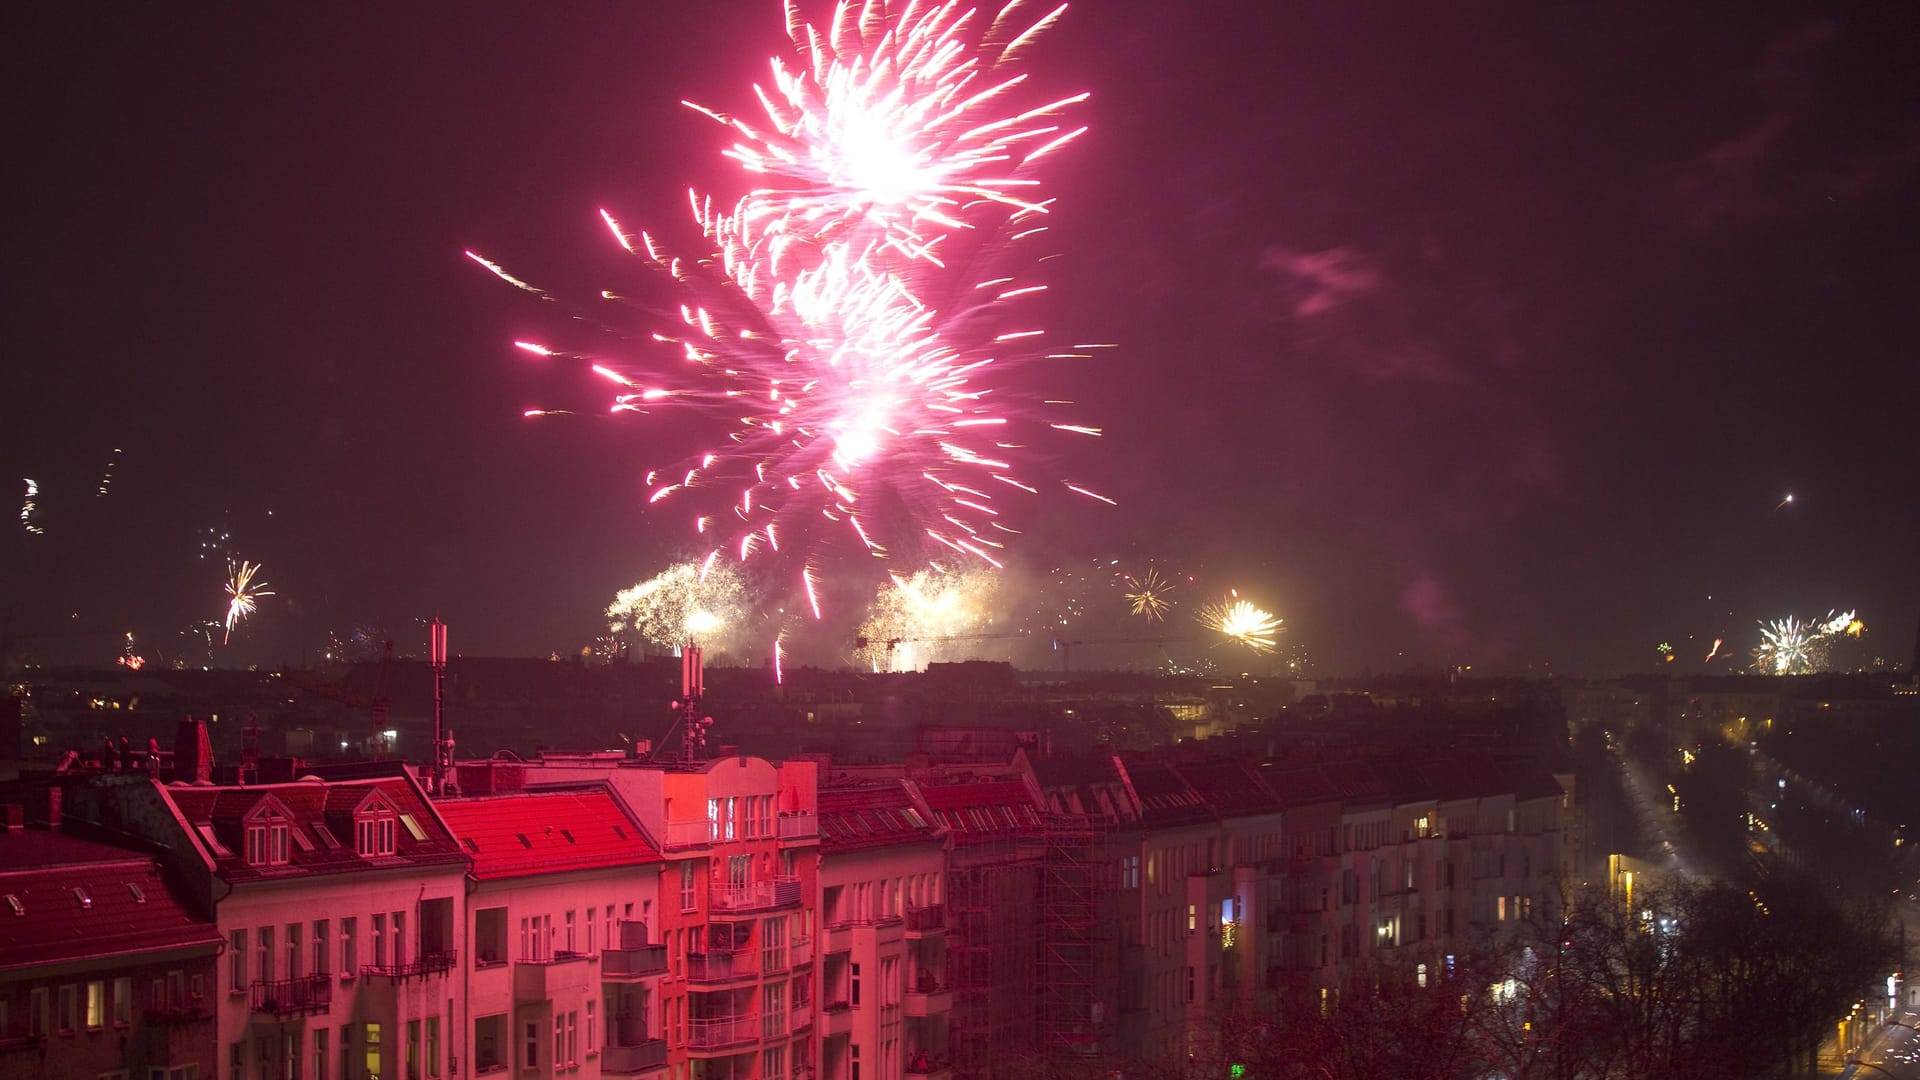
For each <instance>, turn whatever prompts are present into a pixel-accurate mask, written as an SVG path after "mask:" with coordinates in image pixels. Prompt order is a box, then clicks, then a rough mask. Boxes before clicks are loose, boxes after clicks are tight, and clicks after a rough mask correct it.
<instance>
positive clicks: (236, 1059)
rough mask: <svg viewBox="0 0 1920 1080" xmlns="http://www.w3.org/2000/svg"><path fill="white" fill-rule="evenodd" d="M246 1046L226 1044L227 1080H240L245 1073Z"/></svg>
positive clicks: (234, 1043)
mask: <svg viewBox="0 0 1920 1080" xmlns="http://www.w3.org/2000/svg"><path fill="white" fill-rule="evenodd" d="M246 1061H247V1044H245V1043H237V1042H233V1043H228V1044H227V1080H242V1078H243V1077H245V1076H246V1072H247V1065H246Z"/></svg>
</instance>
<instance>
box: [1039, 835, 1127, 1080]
mask: <svg viewBox="0 0 1920 1080" xmlns="http://www.w3.org/2000/svg"><path fill="white" fill-rule="evenodd" d="M1043 838H1044V843H1045V852H1044V857H1043V858H1042V859H1041V863H1040V970H1039V1002H1038V1004H1039V1009H1038V1020H1039V1031H1038V1032H1037V1039H1038V1042H1039V1044H1040V1045H1039V1049H1040V1053H1041V1055H1042V1057H1043V1059H1044V1060H1045V1061H1046V1063H1047V1066H1048V1070H1047V1071H1048V1073H1049V1074H1053V1075H1057V1074H1060V1073H1063V1072H1065V1071H1066V1070H1065V1068H1064V1067H1065V1066H1068V1065H1072V1064H1081V1065H1084V1064H1087V1063H1088V1061H1089V1059H1091V1058H1094V1057H1096V1056H1098V1055H1100V1054H1102V1053H1104V1052H1106V1051H1108V1050H1110V1049H1111V1047H1112V1035H1113V1023H1112V1022H1113V1017H1114V1013H1115V1011H1116V1009H1117V1004H1118V1003H1117V1002H1111V1001H1108V1000H1106V998H1107V995H1108V992H1109V991H1110V990H1111V989H1112V988H1113V987H1114V985H1115V976H1116V975H1117V970H1116V968H1117V965H1116V964H1114V963H1111V962H1110V961H1111V960H1112V959H1113V958H1112V957H1109V956H1108V955H1107V952H1108V950H1106V949H1105V948H1104V946H1105V945H1106V944H1107V935H1106V934H1104V933H1103V928H1104V927H1105V925H1106V921H1107V920H1106V918H1105V916H1106V914H1107V913H1106V912H1105V911H1103V902H1104V901H1105V899H1106V898H1107V897H1109V896H1111V895H1112V894H1113V888H1114V884H1115V883H1114V881H1113V880H1111V879H1112V878H1113V876H1114V860H1113V859H1112V858H1110V857H1109V852H1108V850H1107V821H1106V819H1105V818H1103V817H1099V816H1097V815H1092V814H1050V815H1048V817H1047V821H1046V827H1045V831H1044V833H1043Z"/></svg>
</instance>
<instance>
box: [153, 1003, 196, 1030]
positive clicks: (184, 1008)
mask: <svg viewBox="0 0 1920 1080" xmlns="http://www.w3.org/2000/svg"><path fill="white" fill-rule="evenodd" d="M141 1017H142V1018H143V1019H145V1020H146V1022H147V1023H149V1024H153V1025H155V1026H161V1027H173V1026H177V1025H180V1024H202V1023H205V1022H207V1021H209V1020H212V1019H213V1014H212V1013H210V1012H208V1011H207V1010H206V1007H205V1006H202V1005H172V1006H168V1007H167V1008H164V1009H146V1010H144V1011H142V1013H141Z"/></svg>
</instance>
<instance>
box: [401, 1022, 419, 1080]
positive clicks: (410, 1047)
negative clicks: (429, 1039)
mask: <svg viewBox="0 0 1920 1080" xmlns="http://www.w3.org/2000/svg"><path fill="white" fill-rule="evenodd" d="M405 1075H406V1076H407V1077H408V1078H409V1080H412V1078H413V1077H417V1076H419V1075H420V1021H418V1020H409V1021H407V1060H406V1069H405Z"/></svg>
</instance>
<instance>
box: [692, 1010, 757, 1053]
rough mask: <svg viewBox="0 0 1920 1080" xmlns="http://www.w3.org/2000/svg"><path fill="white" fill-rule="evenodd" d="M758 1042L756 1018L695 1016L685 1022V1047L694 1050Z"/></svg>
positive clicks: (716, 1048) (715, 1048)
mask: <svg viewBox="0 0 1920 1080" xmlns="http://www.w3.org/2000/svg"><path fill="white" fill-rule="evenodd" d="M759 1041H760V1018H759V1017H757V1016H696V1017H694V1018H692V1019H690V1020H688V1021H687V1045H688V1046H689V1047H692V1048H693V1049H695V1050H718V1049H721V1048H723V1047H728V1046H739V1045H741V1044H743V1043H751V1042H759Z"/></svg>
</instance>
